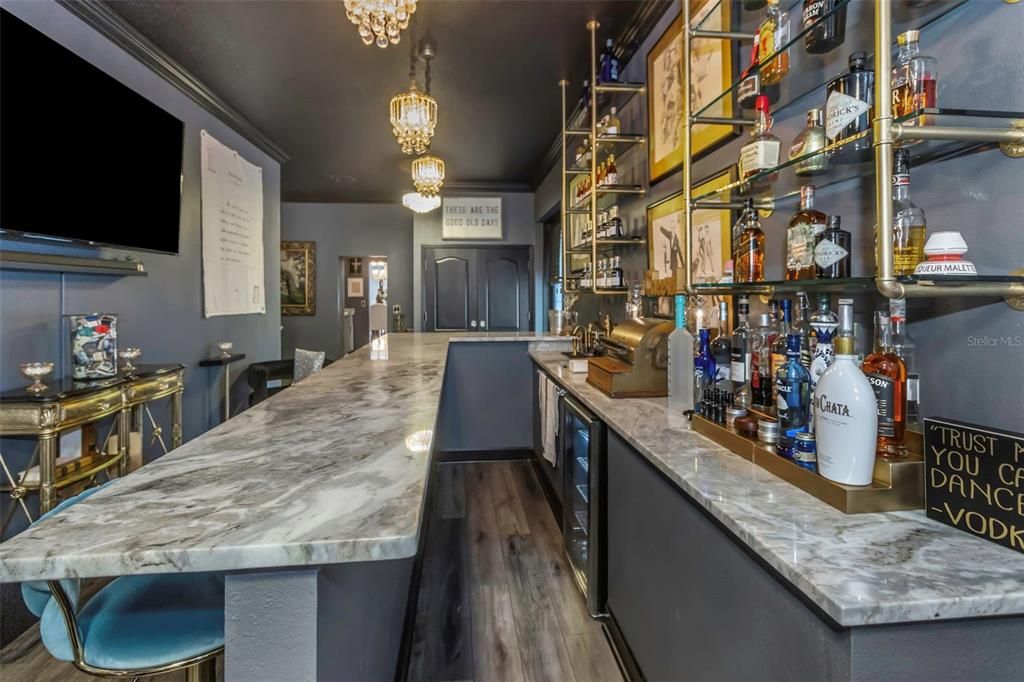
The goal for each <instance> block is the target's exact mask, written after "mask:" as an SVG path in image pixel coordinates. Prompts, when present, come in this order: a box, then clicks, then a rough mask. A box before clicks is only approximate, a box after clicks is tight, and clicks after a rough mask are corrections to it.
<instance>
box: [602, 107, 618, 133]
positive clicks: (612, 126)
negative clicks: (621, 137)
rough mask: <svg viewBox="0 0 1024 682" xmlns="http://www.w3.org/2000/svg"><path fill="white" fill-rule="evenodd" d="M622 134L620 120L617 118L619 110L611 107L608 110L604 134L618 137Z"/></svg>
mask: <svg viewBox="0 0 1024 682" xmlns="http://www.w3.org/2000/svg"><path fill="white" fill-rule="evenodd" d="M621 132H622V120H621V119H620V118H619V110H618V108H616V107H612V108H611V109H609V110H608V120H607V121H605V126H604V134H605V135H618V134H619V133H621Z"/></svg>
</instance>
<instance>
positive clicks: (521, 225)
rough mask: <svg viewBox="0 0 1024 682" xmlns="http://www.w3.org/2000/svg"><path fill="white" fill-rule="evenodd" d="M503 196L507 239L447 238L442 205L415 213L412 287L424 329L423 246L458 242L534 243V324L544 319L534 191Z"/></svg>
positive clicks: (417, 315)
mask: <svg viewBox="0 0 1024 682" xmlns="http://www.w3.org/2000/svg"><path fill="white" fill-rule="evenodd" d="M453 195H454V196H460V197H462V196H496V194H495V193H493V192H492V193H485V194H478V195H477V194H475V193H473V192H457V193H453ZM497 196H501V197H502V205H501V211H502V216H501V218H502V230H503V232H504V239H503V240H502V241H501V242H496V241H480V242H474V241H445V240H442V239H441V209H437V210H435V211H431V212H430V213H425V214H416V215H415V216H414V217H413V259H414V263H413V291H414V292H415V295H416V300H415V302H414V304H413V305H414V306H415V317H414V319H415V322H416V326H415V328H416V329H417V330H418V329H421V328H422V327H421V325H422V320H423V288H422V281H423V279H422V278H423V247H424V246H456V245H466V244H470V245H472V244H478V245H483V246H496V245H513V244H514V245H526V246H532V247H533V258H532V263H531V268H532V273H531V276H532V281H533V321H534V328H535V329H538V328H540V325H541V324H542V323H543V322H542V321H543V320H544V319H545V315H544V308H543V297H542V296H541V295H540V294H539V293H538V292H540V291H541V287H542V286H543V284H542V282H541V279H542V278H543V276H544V268H543V249H544V240H543V238H542V232H541V226H540V225H539V224H538V223H537V222H536V220H534V200H533V194H528V193H505V194H498V195H497Z"/></svg>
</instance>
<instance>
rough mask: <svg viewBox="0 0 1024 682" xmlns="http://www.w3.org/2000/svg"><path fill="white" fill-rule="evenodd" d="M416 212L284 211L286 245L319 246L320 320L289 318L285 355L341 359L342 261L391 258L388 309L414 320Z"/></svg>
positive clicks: (291, 206) (391, 207) (304, 207)
mask: <svg viewBox="0 0 1024 682" xmlns="http://www.w3.org/2000/svg"><path fill="white" fill-rule="evenodd" d="M412 232H413V225H412V211H410V210H409V209H407V208H405V207H404V206H400V205H398V204H299V203H285V204H282V205H281V239H282V240H285V241H291V240H301V241H315V242H316V282H317V284H316V315H286V316H284V317H282V318H281V325H282V328H283V331H282V339H281V349H282V352H283V353H284V355H285V356H288V357H290V356H291V354H292V353H293V352H294V349H295V348H297V347H298V348H310V349H317V350H323V351H325V352H326V353H327V355H328V357H332V358H337V357H341V355H342V353H341V348H340V338H341V311H340V309H339V302H338V301H339V299H338V258H339V257H341V256H387V259H388V304H389V306H390V305H394V304H396V303H397V304H399V305H401V306H402V310H403V311H405V315H406V321H407V322H406V324H407V325H409V326H410V327H411V319H410V318H411V316H412V314H413V275H412V261H413V250H412Z"/></svg>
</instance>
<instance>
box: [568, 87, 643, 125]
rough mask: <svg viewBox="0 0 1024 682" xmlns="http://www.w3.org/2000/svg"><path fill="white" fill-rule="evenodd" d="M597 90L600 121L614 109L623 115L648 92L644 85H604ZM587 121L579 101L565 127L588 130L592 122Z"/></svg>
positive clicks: (570, 113)
mask: <svg viewBox="0 0 1024 682" xmlns="http://www.w3.org/2000/svg"><path fill="white" fill-rule="evenodd" d="M596 90H597V111H598V114H599V115H598V117H597V118H598V119H599V120H600V118H601V117H602V116H604V115H605V114H606V113H608V111H609V110H610V109H611V108H612V107H615V108H616V109H618V111H619V113H621V112H622V110H623V109H625V107H626V105H627V104H629V102H630V101H631V100H632V99H633V98H634V97H635V96H637V95H639V94H642V93H644V92H646V91H647V86H646V85H645V84H643V83H603V84H600V85H598V86H597V88H596ZM586 119H587V115H586V110H584V108H583V104H582V103H581V102H579V101H578V100H577V102H576V106H574V107H573V109H572V111H571V112H569V117H568V118H567V119H566V121H565V127H566V128H587V127H589V124H590V121H588V120H586Z"/></svg>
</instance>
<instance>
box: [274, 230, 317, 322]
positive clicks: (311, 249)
mask: <svg viewBox="0 0 1024 682" xmlns="http://www.w3.org/2000/svg"><path fill="white" fill-rule="evenodd" d="M281 314H282V315H316V242H281Z"/></svg>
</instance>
